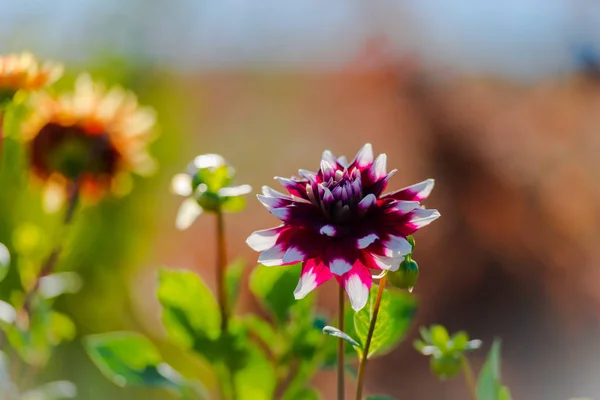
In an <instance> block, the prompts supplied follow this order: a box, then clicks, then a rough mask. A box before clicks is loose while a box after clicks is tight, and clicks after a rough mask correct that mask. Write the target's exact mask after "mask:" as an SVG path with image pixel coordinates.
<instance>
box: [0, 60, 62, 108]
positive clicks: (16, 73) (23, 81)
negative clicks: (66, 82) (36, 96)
mask: <svg viewBox="0 0 600 400" xmlns="http://www.w3.org/2000/svg"><path fill="white" fill-rule="evenodd" d="M61 75H62V66H61V65H59V64H55V63H52V62H45V63H43V64H41V63H40V62H39V61H37V60H36V58H35V57H34V56H33V55H32V54H31V53H27V52H25V53H20V54H6V55H3V56H0V92H2V93H3V94H4V95H8V96H9V97H12V95H13V94H14V93H15V92H16V91H18V90H37V89H40V88H42V87H44V86H48V85H50V84H52V83H54V81H56V80H57V79H58V78H59V77H60V76H61Z"/></svg>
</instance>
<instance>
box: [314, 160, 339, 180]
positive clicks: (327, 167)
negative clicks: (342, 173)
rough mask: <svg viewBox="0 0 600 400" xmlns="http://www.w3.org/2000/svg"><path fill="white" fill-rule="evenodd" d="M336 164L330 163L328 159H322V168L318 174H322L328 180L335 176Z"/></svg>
mask: <svg viewBox="0 0 600 400" xmlns="http://www.w3.org/2000/svg"><path fill="white" fill-rule="evenodd" d="M334 165H335V164H330V163H329V162H328V161H325V160H321V168H320V169H319V172H318V174H320V176H321V178H322V179H323V181H324V182H327V181H329V180H330V179H332V178H334V177H335V167H334Z"/></svg>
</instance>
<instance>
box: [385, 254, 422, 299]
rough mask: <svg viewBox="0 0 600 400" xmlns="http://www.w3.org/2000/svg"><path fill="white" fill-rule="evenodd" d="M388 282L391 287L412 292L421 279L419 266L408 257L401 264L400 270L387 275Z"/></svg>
mask: <svg viewBox="0 0 600 400" xmlns="http://www.w3.org/2000/svg"><path fill="white" fill-rule="evenodd" d="M386 276H387V280H388V282H389V283H390V285H392V286H394V287H397V288H399V289H407V290H408V291H409V292H412V290H413V287H414V286H415V284H416V283H417V278H418V277H419V265H418V264H417V262H416V261H414V260H412V259H411V258H410V257H407V258H406V259H405V260H404V261H402V263H401V264H400V268H398V270H397V271H393V272H392V271H390V272H388V273H387V275H386Z"/></svg>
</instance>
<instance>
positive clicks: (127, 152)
mask: <svg viewBox="0 0 600 400" xmlns="http://www.w3.org/2000/svg"><path fill="white" fill-rule="evenodd" d="M30 106H31V110H32V114H31V115H30V116H29V117H28V118H27V119H26V120H25V121H24V124H23V136H24V140H25V142H26V145H27V147H28V150H29V156H30V157H29V158H30V164H31V168H32V171H33V173H34V175H35V176H37V177H38V178H40V179H41V180H42V181H44V182H46V183H47V184H48V189H49V190H50V189H52V190H50V192H51V193H53V194H57V193H61V192H64V189H65V188H66V186H67V184H68V183H69V182H71V181H74V180H75V179H78V180H79V181H80V184H81V189H82V192H83V194H87V195H90V196H96V195H98V194H102V193H103V192H105V191H107V190H113V189H115V190H117V191H118V190H119V189H118V188H117V186H118V185H117V183H118V182H123V181H124V180H123V178H124V177H126V176H128V174H129V173H130V172H135V173H138V174H142V175H144V174H148V173H151V172H152V171H153V170H154V168H155V164H154V160H153V159H152V158H151V157H150V155H149V154H148V152H147V150H146V146H147V144H148V142H150V141H151V140H153V139H154V133H153V127H154V123H155V114H154V110H152V109H151V108H146V107H141V106H139V105H138V102H137V98H136V96H135V95H134V94H133V93H131V92H128V91H125V90H123V89H122V88H120V87H114V88H111V89H106V88H105V87H104V86H103V85H101V84H99V83H95V82H93V81H92V79H91V78H90V77H89V76H88V75H82V76H80V77H79V78H78V79H77V81H76V83H75V90H74V91H73V92H72V93H66V94H63V95H60V96H55V95H52V94H49V93H46V92H36V93H34V94H33V95H32V97H31V99H30Z"/></svg>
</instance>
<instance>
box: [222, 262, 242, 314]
mask: <svg viewBox="0 0 600 400" xmlns="http://www.w3.org/2000/svg"><path fill="white" fill-rule="evenodd" d="M245 269H246V261H245V260H244V259H243V258H240V259H237V260H235V261H234V262H232V263H231V264H229V266H228V267H227V270H226V274H225V284H226V287H227V300H228V304H229V307H230V309H231V310H233V309H235V304H236V303H237V300H238V297H239V294H240V285H241V283H242V277H243V275H244V270H245Z"/></svg>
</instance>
